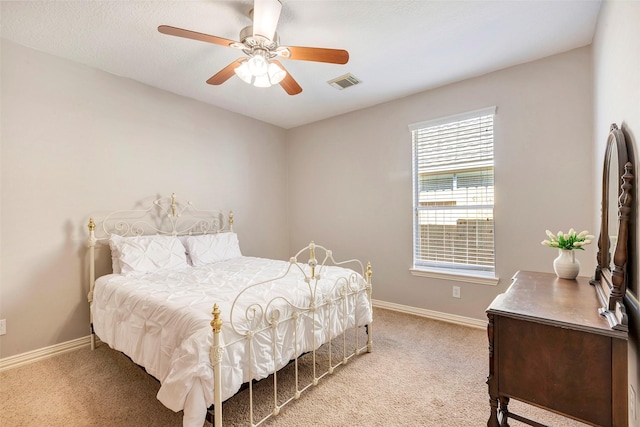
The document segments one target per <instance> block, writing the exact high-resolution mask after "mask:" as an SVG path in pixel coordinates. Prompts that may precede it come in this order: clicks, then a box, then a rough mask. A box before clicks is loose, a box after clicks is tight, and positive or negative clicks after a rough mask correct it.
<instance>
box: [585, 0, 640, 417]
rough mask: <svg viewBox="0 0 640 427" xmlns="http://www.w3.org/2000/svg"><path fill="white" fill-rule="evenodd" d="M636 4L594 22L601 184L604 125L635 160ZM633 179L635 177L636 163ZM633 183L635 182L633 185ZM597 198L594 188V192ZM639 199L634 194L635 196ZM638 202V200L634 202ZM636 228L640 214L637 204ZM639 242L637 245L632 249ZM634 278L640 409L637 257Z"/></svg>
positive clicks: (630, 302)
mask: <svg viewBox="0 0 640 427" xmlns="http://www.w3.org/2000/svg"><path fill="white" fill-rule="evenodd" d="M639 23H640V2H637V1H607V2H605V3H604V4H603V6H602V10H601V12H600V18H599V20H598V27H597V29H596V35H595V38H594V42H593V64H594V65H593V69H594V88H595V89H594V93H595V96H594V98H595V103H594V105H595V120H594V123H595V135H594V137H595V138H594V144H595V145H594V151H595V152H596V158H595V161H596V163H595V164H594V167H593V168H594V170H596V171H598V173H597V175H596V176H597V179H598V183H599V182H600V176H601V175H600V174H601V173H602V172H601V171H602V160H601V159H602V158H603V156H604V150H605V145H606V144H605V143H606V140H607V134H608V132H609V125H610V124H611V123H617V124H618V126H621V127H622V129H623V132H624V133H625V136H626V138H627V139H628V140H630V141H631V144H632V145H633V151H634V156H633V157H634V158H635V159H640V157H639V156H638V144H640V73H639V72H638V70H640V57H639V56H638V53H639V52H640V25H638V24H639ZM635 163H636V165H635V168H636V169H635V170H636V176H637V174H638V170H639V169H638V165H637V161H636V162H635ZM637 181H638V180H637V179H636V182H637ZM594 190H595V192H596V194H595V197H598V198H599V197H600V196H599V194H597V191H599V188H598V186H594ZM637 194H638V193H637ZM636 200H637V199H636ZM636 213H637V216H636V220H635V224H636V226H637V224H639V223H640V221H639V220H640V210H638V208H637V202H636ZM639 243H640V241H636V247H639V246H638V244H639ZM630 263H631V265H632V267H633V272H632V274H631V275H630V280H631V282H630V283H629V284H630V286H631V287H632V289H634V290H635V292H629V293H628V298H627V300H626V306H627V311H628V313H629V317H630V345H629V380H630V381H629V382H630V386H632V387H633V388H634V390H635V394H636V402H635V406H636V408H638V409H640V396H639V393H640V367H639V366H638V359H639V358H640V350H639V348H638V347H639V343H640V311H639V307H638V289H639V285H640V284H639V283H638V265H639V264H640V262H639V260H638V258H637V254H636V257H635V258H634V259H632V260H631V261H630ZM629 425H630V426H637V425H640V414H637V413H636V417H635V419H630V420H629Z"/></svg>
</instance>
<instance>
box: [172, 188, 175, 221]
mask: <svg viewBox="0 0 640 427" xmlns="http://www.w3.org/2000/svg"><path fill="white" fill-rule="evenodd" d="M171 217H173V218H175V217H176V193H171Z"/></svg>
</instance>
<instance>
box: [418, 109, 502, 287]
mask: <svg viewBox="0 0 640 427" xmlns="http://www.w3.org/2000/svg"><path fill="white" fill-rule="evenodd" d="M494 114H495V107H491V108H487V109H482V110H477V111H472V112H469V113H465V114H460V115H456V116H451V117H446V118H443V119H437V120H431V121H428V122H423V123H417V124H414V125H411V126H409V129H410V130H411V135H412V142H413V188H414V197H413V205H414V206H413V207H414V233H413V242H414V246H413V247H414V250H413V265H414V270H419V271H429V270H433V271H441V272H449V273H451V274H462V275H471V276H475V275H479V276H488V277H493V276H494V271H495V269H494V241H493V235H494V233H493V230H494V223H493V201H494V180H493V116H494Z"/></svg>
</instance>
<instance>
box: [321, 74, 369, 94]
mask: <svg viewBox="0 0 640 427" xmlns="http://www.w3.org/2000/svg"><path fill="white" fill-rule="evenodd" d="M327 83H329V84H330V85H331V86H333V87H335V88H336V89H339V90H342V89H346V88H348V87H351V86H355V85H357V84H360V83H362V80H359V79H358V78H357V77H356V76H354V75H353V74H351V73H348V74H345V75H344V76H340V77H336V78H335V79H333V80H329V81H328V82H327Z"/></svg>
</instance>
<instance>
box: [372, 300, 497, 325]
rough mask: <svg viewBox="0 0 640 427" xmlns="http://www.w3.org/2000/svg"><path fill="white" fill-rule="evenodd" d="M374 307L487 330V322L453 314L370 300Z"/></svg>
mask: <svg viewBox="0 0 640 427" xmlns="http://www.w3.org/2000/svg"><path fill="white" fill-rule="evenodd" d="M372 303H373V306H374V307H380V308H385V309H387V310H393V311H399V312H401V313H407V314H414V315H416V316H422V317H427V318H429V319H434V320H441V321H443V322H449V323H455V324H457V325H462V326H469V327H472V328H478V329H487V321H486V320H479V319H473V318H471V317H464V316H458V315H455V314H449V313H442V312H440V311H433V310H427V309H424V308H417V307H411V306H408V305H402V304H395V303H393V302H386V301H380V300H375V299H374V300H372Z"/></svg>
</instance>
